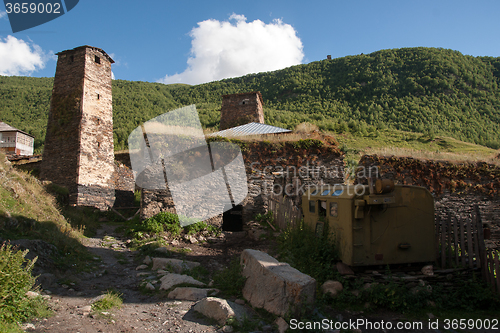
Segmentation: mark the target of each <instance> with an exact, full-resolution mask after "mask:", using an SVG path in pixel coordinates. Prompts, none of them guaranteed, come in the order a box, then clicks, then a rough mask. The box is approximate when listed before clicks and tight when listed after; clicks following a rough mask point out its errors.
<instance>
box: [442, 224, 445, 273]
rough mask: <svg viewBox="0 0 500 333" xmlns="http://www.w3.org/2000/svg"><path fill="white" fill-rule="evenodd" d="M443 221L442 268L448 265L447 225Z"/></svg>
mask: <svg viewBox="0 0 500 333" xmlns="http://www.w3.org/2000/svg"><path fill="white" fill-rule="evenodd" d="M445 223H446V222H445V221H441V268H445V267H446V225H445Z"/></svg>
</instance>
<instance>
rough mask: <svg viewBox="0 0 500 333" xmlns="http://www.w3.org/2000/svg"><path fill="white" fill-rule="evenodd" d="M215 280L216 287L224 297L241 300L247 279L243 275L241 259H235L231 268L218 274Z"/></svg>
mask: <svg viewBox="0 0 500 333" xmlns="http://www.w3.org/2000/svg"><path fill="white" fill-rule="evenodd" d="M213 280H214V287H215V288H217V289H219V290H220V291H221V292H222V293H223V294H224V295H228V296H235V297H239V298H241V297H242V290H243V287H244V285H245V281H246V278H245V277H244V276H243V275H242V267H241V265H240V261H239V258H233V260H232V261H231V263H230V265H229V267H227V268H225V269H223V270H221V271H219V272H217V273H216V274H215V275H214V277H213Z"/></svg>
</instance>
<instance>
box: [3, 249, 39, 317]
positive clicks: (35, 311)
mask: <svg viewBox="0 0 500 333" xmlns="http://www.w3.org/2000/svg"><path fill="white" fill-rule="evenodd" d="M27 253H28V250H26V251H15V250H13V249H12V247H11V245H8V244H5V243H4V244H2V245H1V246H0V322H5V323H15V322H20V321H25V320H27V319H29V318H31V317H35V316H40V315H41V314H42V312H44V311H45V312H47V307H46V306H45V304H44V302H43V300H42V299H41V297H35V298H28V297H26V292H28V291H30V290H31V289H32V288H33V286H34V284H35V278H34V277H33V276H32V275H31V270H32V269H33V265H34V264H35V261H36V258H35V259H33V260H26V259H25V256H26V254H27Z"/></svg>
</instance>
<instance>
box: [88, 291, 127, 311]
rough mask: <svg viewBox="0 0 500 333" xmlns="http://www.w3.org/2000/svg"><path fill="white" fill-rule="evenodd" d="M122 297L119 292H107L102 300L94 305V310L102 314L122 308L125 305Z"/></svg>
mask: <svg viewBox="0 0 500 333" xmlns="http://www.w3.org/2000/svg"><path fill="white" fill-rule="evenodd" d="M121 296H122V295H121V294H120V293H118V292H115V291H112V290H111V291H107V292H106V293H105V294H104V295H103V296H102V298H100V299H99V300H98V301H96V302H94V303H93V304H92V310H93V311H95V312H100V311H104V310H109V309H112V308H114V307H117V308H120V307H121V305H122V303H123V301H122V298H121Z"/></svg>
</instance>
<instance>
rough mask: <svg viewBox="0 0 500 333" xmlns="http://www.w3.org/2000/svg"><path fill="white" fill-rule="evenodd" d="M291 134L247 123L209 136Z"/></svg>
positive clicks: (274, 127) (283, 129) (285, 130)
mask: <svg viewBox="0 0 500 333" xmlns="http://www.w3.org/2000/svg"><path fill="white" fill-rule="evenodd" d="M287 132H291V131H290V130H287V129H285V128H281V127H276V126H271V125H266V124H260V123H249V124H245V125H241V126H236V127H233V128H228V129H225V130H223V131H220V132H215V133H212V134H210V135H209V136H223V137H225V136H245V135H262V134H277V133H287Z"/></svg>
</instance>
